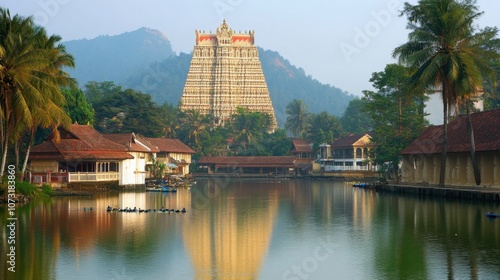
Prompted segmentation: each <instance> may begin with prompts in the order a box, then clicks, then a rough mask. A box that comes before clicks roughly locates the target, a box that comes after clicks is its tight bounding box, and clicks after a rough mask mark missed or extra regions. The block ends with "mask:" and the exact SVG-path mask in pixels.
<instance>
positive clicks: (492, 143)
mask: <svg viewBox="0 0 500 280" xmlns="http://www.w3.org/2000/svg"><path fill="white" fill-rule="evenodd" d="M471 121H472V128H473V130H474V140H475V143H476V151H478V152H485V151H500V109H496V110H490V111H484V112H479V113H474V114H471ZM442 132H443V126H442V125H440V126H430V127H428V128H427V129H426V130H425V131H424V132H423V133H422V135H420V137H418V138H417V139H415V141H413V142H412V143H411V144H410V145H408V146H407V147H406V148H405V149H404V150H403V151H402V152H401V154H403V155H410V154H436V153H441V139H442ZM469 151H470V145H469V137H468V133H467V126H466V116H465V115H461V116H459V117H457V118H456V119H455V120H453V121H451V122H450V123H449V124H448V147H447V152H450V153H463V152H469Z"/></svg>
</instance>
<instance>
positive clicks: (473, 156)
mask: <svg viewBox="0 0 500 280" xmlns="http://www.w3.org/2000/svg"><path fill="white" fill-rule="evenodd" d="M465 103H466V108H467V117H466V123H467V134H468V135H469V146H470V159H471V162H472V169H473V170H474V180H475V181H476V185H480V184H481V173H480V172H479V166H478V164H477V158H476V142H475V140H474V129H473V127H472V121H471V118H470V104H469V103H470V102H469V99H468V98H467V99H466V101H465Z"/></svg>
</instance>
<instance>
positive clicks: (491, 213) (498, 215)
mask: <svg viewBox="0 0 500 280" xmlns="http://www.w3.org/2000/svg"><path fill="white" fill-rule="evenodd" d="M486 217H488V218H500V214H495V213H493V212H488V213H486Z"/></svg>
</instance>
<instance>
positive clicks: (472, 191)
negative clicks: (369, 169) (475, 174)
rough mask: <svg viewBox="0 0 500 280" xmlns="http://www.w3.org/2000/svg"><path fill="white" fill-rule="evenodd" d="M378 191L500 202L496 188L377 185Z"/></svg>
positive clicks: (499, 191) (499, 194)
mask: <svg viewBox="0 0 500 280" xmlns="http://www.w3.org/2000/svg"><path fill="white" fill-rule="evenodd" d="M374 189H375V190H376V191H384V192H393V193H409V194H416V195H422V196H435V197H447V198H458V199H470V200H479V201H490V202H500V188H494V187H444V188H441V187H438V186H415V185H396V184H381V185H375V186H374Z"/></svg>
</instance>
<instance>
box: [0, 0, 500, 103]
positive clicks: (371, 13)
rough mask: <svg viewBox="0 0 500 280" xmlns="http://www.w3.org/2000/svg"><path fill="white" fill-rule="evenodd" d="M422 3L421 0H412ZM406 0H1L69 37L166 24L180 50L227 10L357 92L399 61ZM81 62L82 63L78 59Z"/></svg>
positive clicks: (230, 18)
mask: <svg viewBox="0 0 500 280" xmlns="http://www.w3.org/2000/svg"><path fill="white" fill-rule="evenodd" d="M409 2H410V3H413V4H415V3H417V1H416V0H411V1H409ZM403 3H404V1H400V0H361V1H345V0H344V1H335V0H329V1H327V0H309V1H294V0H286V1H285V0H267V1H264V0H197V1H194V0H181V1H166V0H145V1H128V0H98V1H97V0H86V1H81V0H80V1H77V0H0V6H2V7H4V8H8V9H10V11H11V14H21V15H26V16H28V15H34V16H35V20H36V21H37V22H38V23H39V24H41V25H43V26H45V27H46V28H47V30H48V31H49V33H50V34H58V35H61V36H62V37H63V40H64V41H67V40H73V39H81V38H87V39H91V38H94V37H97V36H99V35H116V34H120V33H123V32H127V31H133V30H136V29H139V28H141V27H149V28H153V29H158V30H160V31H161V32H163V33H164V34H165V35H166V36H167V37H168V38H169V40H170V42H171V43H172V47H173V49H174V51H175V52H177V53H179V52H186V53H189V52H191V51H192V49H193V45H194V43H195V37H194V30H195V29H198V30H205V31H207V32H208V31H210V30H212V31H214V30H215V29H216V28H217V27H218V26H219V25H220V24H221V22H222V20H223V19H224V18H225V19H226V21H227V23H228V25H229V27H230V28H232V29H233V30H235V31H240V30H241V31H245V30H254V31H255V44H256V45H258V46H260V47H262V48H264V49H269V50H274V51H278V52H279V53H280V54H281V55H283V56H284V57H285V58H286V59H288V60H289V61H290V62H291V63H292V64H293V65H295V66H297V67H302V68H303V69H304V71H305V72H306V74H308V75H311V76H312V77H313V78H315V79H317V80H319V81H320V82H322V83H328V84H331V85H334V86H336V87H339V88H341V89H343V90H346V91H348V92H351V93H353V94H356V95H361V91H362V90H365V89H371V84H370V82H369V79H370V77H371V74H372V73H373V72H376V71H382V70H383V69H384V67H385V65H386V64H388V63H392V62H395V61H394V60H393V59H392V58H391V52H392V50H393V49H394V48H395V47H396V46H398V45H400V44H402V43H404V42H405V41H406V38H407V37H406V36H407V30H406V18H404V17H399V13H398V12H397V10H400V9H401V7H402V6H403ZM477 4H478V6H479V9H480V10H481V11H484V12H485V14H484V15H483V16H482V17H481V18H480V20H479V21H478V22H477V23H478V25H479V26H480V27H485V26H500V16H499V15H498V12H499V11H500V1H498V0H478V1H477ZM77 67H78V66H77Z"/></svg>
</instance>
